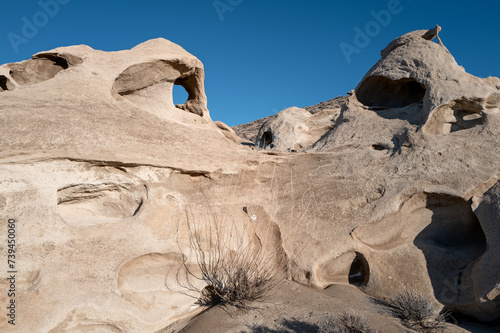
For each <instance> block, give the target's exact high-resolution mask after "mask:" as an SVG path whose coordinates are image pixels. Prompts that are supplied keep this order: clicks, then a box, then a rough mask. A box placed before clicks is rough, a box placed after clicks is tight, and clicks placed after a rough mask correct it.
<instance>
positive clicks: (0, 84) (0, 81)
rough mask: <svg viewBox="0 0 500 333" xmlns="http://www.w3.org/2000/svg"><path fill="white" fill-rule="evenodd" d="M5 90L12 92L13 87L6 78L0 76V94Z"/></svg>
mask: <svg viewBox="0 0 500 333" xmlns="http://www.w3.org/2000/svg"><path fill="white" fill-rule="evenodd" d="M7 90H14V85H13V84H12V82H10V80H9V79H8V78H7V77H6V76H4V75H0V92H2V91H7Z"/></svg>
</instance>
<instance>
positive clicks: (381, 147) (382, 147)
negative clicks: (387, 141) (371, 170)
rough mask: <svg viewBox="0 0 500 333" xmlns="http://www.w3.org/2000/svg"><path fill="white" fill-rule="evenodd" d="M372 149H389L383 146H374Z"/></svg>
mask: <svg viewBox="0 0 500 333" xmlns="http://www.w3.org/2000/svg"><path fill="white" fill-rule="evenodd" d="M372 149H373V150H378V151H380V150H386V149H387V148H386V147H384V146H382V145H372Z"/></svg>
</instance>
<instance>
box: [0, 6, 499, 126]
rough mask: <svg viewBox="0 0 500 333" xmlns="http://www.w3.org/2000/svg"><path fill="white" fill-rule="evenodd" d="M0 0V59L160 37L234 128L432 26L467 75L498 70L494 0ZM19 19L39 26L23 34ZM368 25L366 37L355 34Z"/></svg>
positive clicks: (313, 97) (334, 86) (349, 85)
mask: <svg viewBox="0 0 500 333" xmlns="http://www.w3.org/2000/svg"><path fill="white" fill-rule="evenodd" d="M0 1H1V2H0V4H1V8H2V14H3V15H2V31H3V32H2V33H1V34H0V63H1V64H3V63H8V62H17V61H21V60H25V59H29V58H30V57H31V55H33V54H34V53H36V52H39V51H45V50H49V49H52V48H55V47H58V46H68V45H75V44H87V45H89V46H91V47H93V48H94V49H99V50H105V51H115V50H122V49H130V48H132V47H134V46H135V45H137V44H139V43H141V42H144V41H146V40H148V39H151V38H157V37H163V38H166V39H168V40H171V41H173V42H175V43H177V44H179V45H181V46H182V47H184V48H185V49H186V50H187V51H188V52H190V53H192V54H193V55H195V56H196V57H198V58H199V59H200V60H201V61H202V62H203V64H204V66H205V72H206V79H205V87H206V92H207V97H208V107H209V110H210V114H211V117H212V119H213V120H221V121H223V122H225V123H227V124H228V125H231V126H233V125H237V124H240V123H246V122H249V121H252V120H255V119H258V118H262V117H265V116H268V115H271V114H274V113H276V112H278V111H280V110H282V109H284V108H286V107H290V106H301V107H303V106H308V105H313V104H316V103H318V102H320V101H326V100H328V99H330V98H333V97H336V96H339V95H345V93H346V92H347V91H349V90H351V89H354V88H355V87H356V85H357V84H358V82H359V81H360V79H361V78H362V77H363V75H364V74H365V73H366V72H367V71H368V70H369V69H370V67H371V66H373V65H374V64H375V63H376V62H377V61H378V59H379V57H380V55H379V54H380V50H381V49H383V48H384V47H385V46H386V45H387V44H388V43H389V42H390V41H391V40H392V39H394V38H395V37H397V36H400V35H402V34H404V33H406V32H409V31H412V30H418V29H428V28H433V27H434V25H435V24H439V25H441V26H442V28H443V31H442V32H441V34H440V36H441V38H442V40H443V43H444V44H445V45H446V46H447V48H448V49H449V50H450V51H451V53H452V54H453V55H454V56H455V58H456V60H457V62H458V63H459V64H460V65H462V66H463V67H465V69H466V70H467V71H468V72H469V73H471V74H474V75H477V76H480V77H487V76H500V63H499V61H498V59H499V55H500V52H499V51H500V27H499V25H498V22H499V19H498V15H499V13H500V1H498V0H490V1H486V0H476V1H466V0H453V1H436V0H434V1H428V0H413V1H412V0H399V1H398V0H380V1H379V0H375V1H374V0H371V1H368V0H359V1H327V0H324V1H319V0H308V1H306V0H301V1H299V0H266V1H265V0H216V1H214V0H197V1H195V0H157V1H153V0H141V1H138V0H136V1H129V0H121V1H119V0H41V3H42V4H43V3H47V4H49V3H51V2H54V1H59V2H57V3H58V6H59V8H58V11H57V13H54V12H53V11H55V10H54V8H55V7H54V6H49V7H47V6H45V7H46V8H48V9H45V12H48V13H49V14H51V15H47V14H44V12H43V11H44V6H43V5H41V3H39V1H23V0H18V1H13V0H11V1H7V0H0ZM388 8H389V9H390V11H389V10H388ZM382 10H385V11H386V12H382V14H381V11H382ZM373 13H377V15H375V16H379V17H378V19H379V21H377V20H376V18H375V16H374V15H373ZM384 13H385V14H387V13H389V15H383V14H384ZM26 21H28V22H29V23H31V24H35V23H36V24H37V25H38V26H39V27H36V26H35V28H36V29H37V30H38V31H36V32H33V31H28V30H26V29H25V30H26V31H24V32H23V26H24V25H25V24H26V23H25V22H26ZM356 28H358V29H359V30H355V29H356ZM367 29H368V33H369V36H367V37H368V38H369V39H366V38H365V39H364V40H363V39H360V38H359V37H358V40H356V35H357V34H358V33H357V32H356V31H362V32H363V33H366V32H367ZM14 35H16V36H19V37H21V38H24V39H23V40H22V42H20V41H19V39H15V42H14V43H13V42H12V38H14V37H13V36H14ZM9 36H10V38H9ZM16 38H17V37H16ZM356 42H357V44H356ZM341 43H344V44H341ZM347 44H348V45H350V46H352V47H355V48H356V52H355V53H352V52H351V54H350V55H349V57H347V58H350V59H349V60H350V62H348V61H347V58H346V56H345V54H344V52H343V51H342V49H341V45H344V46H345V45H347ZM16 49H17V50H16ZM352 50H353V49H351V51H352ZM16 51H17V52H16ZM177 89H179V90H181V89H182V88H181V87H177V88H176V92H175V95H174V98H175V99H176V102H177V103H181V102H184V101H182V99H185V98H186V96H185V94H183V93H181V92H177Z"/></svg>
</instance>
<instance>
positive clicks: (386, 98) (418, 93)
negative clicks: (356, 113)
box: [356, 76, 426, 108]
mask: <svg viewBox="0 0 500 333" xmlns="http://www.w3.org/2000/svg"><path fill="white" fill-rule="evenodd" d="M425 91H426V89H425V86H424V85H422V84H421V83H419V82H417V81H416V80H415V79H411V78H409V79H400V80H391V79H389V78H386V77H383V76H370V77H368V78H366V79H365V80H364V81H363V82H362V83H361V85H360V86H359V87H358V89H357V91H356V96H357V98H358V100H359V101H360V102H361V103H362V104H363V105H365V106H374V107H378V108H381V107H382V108H400V107H404V106H408V105H411V104H413V103H417V102H420V101H422V100H423V98H424V95H425Z"/></svg>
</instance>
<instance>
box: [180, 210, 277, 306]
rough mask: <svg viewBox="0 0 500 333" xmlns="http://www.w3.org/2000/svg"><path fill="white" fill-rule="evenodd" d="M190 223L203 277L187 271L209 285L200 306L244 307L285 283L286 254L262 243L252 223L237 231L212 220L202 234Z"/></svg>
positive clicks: (191, 238) (202, 294) (190, 235)
mask: <svg viewBox="0 0 500 333" xmlns="http://www.w3.org/2000/svg"><path fill="white" fill-rule="evenodd" d="M187 220H188V228H189V238H190V245H191V246H190V247H191V249H193V250H194V253H195V256H196V262H197V264H198V268H199V269H200V274H198V275H196V274H194V273H193V272H192V271H191V270H190V269H189V268H188V269H186V270H185V271H186V272H187V273H188V274H191V275H192V276H194V277H195V278H197V279H200V280H202V281H204V282H205V283H206V287H205V288H204V289H203V290H202V292H201V297H200V298H199V299H198V301H197V302H198V303H199V304H201V305H208V306H210V305H215V304H217V303H221V302H224V303H228V304H231V305H233V306H236V307H243V306H244V304H245V302H247V301H254V300H258V299H260V298H262V297H264V296H265V295H267V294H268V293H269V292H270V291H271V290H272V289H274V288H275V287H276V286H277V285H278V284H279V283H280V282H282V281H283V279H284V269H285V267H286V256H285V254H284V252H283V251H280V249H279V248H276V247H274V246H272V245H273V244H267V243H266V242H263V241H262V240H261V238H259V236H258V235H257V232H256V231H255V230H248V229H250V228H251V227H252V225H251V224H250V223H251V222H249V221H247V223H245V227H244V229H243V230H240V231H237V228H238V226H235V225H232V224H230V225H229V226H228V224H227V223H222V224H219V223H218V221H217V220H212V221H211V222H209V223H205V225H204V226H203V229H204V230H201V231H200V230H199V229H198V227H199V226H198V225H196V224H195V223H194V222H193V221H192V220H191V219H190V218H188V219H187ZM205 222H206V221H205ZM207 224H208V225H207ZM227 227H229V228H227ZM249 238H250V239H249ZM186 267H187V266H186Z"/></svg>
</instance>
